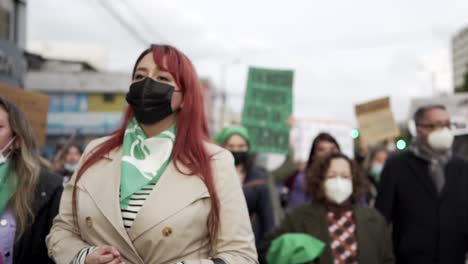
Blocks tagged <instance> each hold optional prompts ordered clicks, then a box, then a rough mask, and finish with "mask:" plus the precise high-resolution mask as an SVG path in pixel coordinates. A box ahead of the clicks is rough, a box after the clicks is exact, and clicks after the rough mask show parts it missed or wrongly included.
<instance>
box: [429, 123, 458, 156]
mask: <svg viewBox="0 0 468 264" xmlns="http://www.w3.org/2000/svg"><path fill="white" fill-rule="evenodd" d="M453 139H454V136H453V133H452V131H450V129H448V128H442V129H437V130H435V131H432V132H431V133H430V134H429V136H428V137H427V143H429V146H430V147H431V148H432V149H433V150H436V151H447V150H449V149H450V148H451V147H452V143H453Z"/></svg>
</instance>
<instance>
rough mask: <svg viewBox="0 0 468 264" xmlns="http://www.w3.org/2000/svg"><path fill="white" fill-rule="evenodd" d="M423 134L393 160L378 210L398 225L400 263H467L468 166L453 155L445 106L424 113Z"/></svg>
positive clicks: (419, 116)
mask: <svg viewBox="0 0 468 264" xmlns="http://www.w3.org/2000/svg"><path fill="white" fill-rule="evenodd" d="M414 121H415V123H416V127H417V136H416V138H415V140H414V141H413V143H412V145H411V146H410V148H409V150H408V151H405V152H402V153H399V154H396V155H394V156H392V157H390V158H389V159H388V160H387V162H386V165H385V168H384V170H383V172H382V177H381V182H380V186H379V191H378V193H379V195H378V197H377V202H376V207H377V209H378V210H380V212H381V213H382V214H383V215H384V216H385V218H386V219H387V221H388V222H389V223H391V224H392V225H393V244H394V251H395V256H396V260H397V263H398V264H449V263H450V264H464V263H465V255H466V252H467V242H468V239H467V232H466V231H467V226H468V162H467V161H465V160H463V159H461V158H458V157H455V156H453V155H452V151H451V145H452V142H453V134H452V132H451V129H450V128H451V123H450V116H449V113H448V112H447V110H446V109H445V107H444V106H441V105H433V106H426V107H422V108H420V109H418V110H417V111H416V113H415V114H414Z"/></svg>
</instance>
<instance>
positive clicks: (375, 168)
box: [369, 163, 384, 182]
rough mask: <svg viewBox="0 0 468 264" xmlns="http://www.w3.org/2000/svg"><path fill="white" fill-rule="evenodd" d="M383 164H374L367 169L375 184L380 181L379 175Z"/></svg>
mask: <svg viewBox="0 0 468 264" xmlns="http://www.w3.org/2000/svg"><path fill="white" fill-rule="evenodd" d="M383 167H384V166H383V164H380V163H374V164H372V165H371V167H370V169H369V174H370V176H371V177H372V178H374V180H375V181H376V182H379V181H380V175H381V174H382V171H383Z"/></svg>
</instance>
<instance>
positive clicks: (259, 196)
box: [215, 126, 274, 245]
mask: <svg viewBox="0 0 468 264" xmlns="http://www.w3.org/2000/svg"><path fill="white" fill-rule="evenodd" d="M215 140H216V142H218V144H220V145H221V146H223V147H224V148H226V149H227V150H229V151H231V153H232V155H233V156H234V164H235V165H236V170H237V175H238V176H239V180H240V182H241V183H242V185H243V191H244V195H245V199H246V201H247V208H248V209H249V214H250V219H251V221H252V224H253V227H254V233H255V241H256V244H257V245H258V244H259V242H260V241H261V240H262V239H263V237H264V236H265V234H266V233H267V232H269V231H270V230H271V228H273V225H274V214H273V205H272V200H271V195H270V189H269V186H268V178H267V175H266V173H265V172H264V171H262V170H261V169H260V168H257V167H256V166H255V164H254V156H253V155H252V154H250V153H249V147H250V137H249V133H248V131H247V129H246V128H245V127H243V126H229V127H225V128H224V129H223V130H222V131H221V132H220V133H219V134H218V135H217V136H216V139H215Z"/></svg>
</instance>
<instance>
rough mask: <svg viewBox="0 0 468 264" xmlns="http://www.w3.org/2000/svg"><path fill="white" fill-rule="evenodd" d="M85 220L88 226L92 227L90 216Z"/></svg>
mask: <svg viewBox="0 0 468 264" xmlns="http://www.w3.org/2000/svg"><path fill="white" fill-rule="evenodd" d="M85 221H86V225H87V226H88V227H93V219H91V216H87V217H86V219H85Z"/></svg>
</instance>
